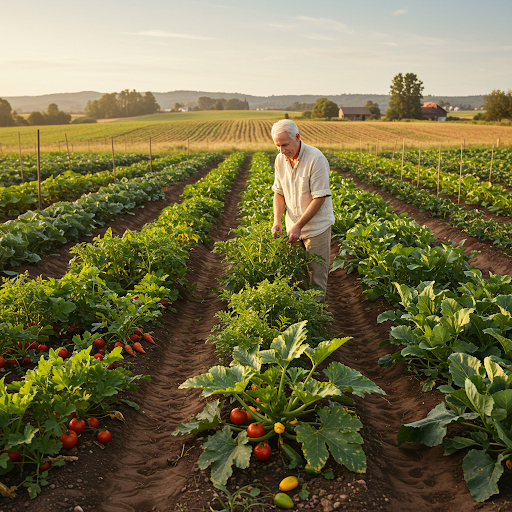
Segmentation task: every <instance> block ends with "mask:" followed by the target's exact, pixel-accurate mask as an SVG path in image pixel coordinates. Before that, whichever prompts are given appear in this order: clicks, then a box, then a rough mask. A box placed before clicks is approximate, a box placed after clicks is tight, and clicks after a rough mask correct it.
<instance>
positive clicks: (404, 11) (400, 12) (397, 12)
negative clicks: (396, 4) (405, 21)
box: [393, 9, 407, 16]
mask: <svg viewBox="0 0 512 512" xmlns="http://www.w3.org/2000/svg"><path fill="white" fill-rule="evenodd" d="M406 12H407V9H398V11H395V12H394V13H393V16H401V15H402V14H405V13H406Z"/></svg>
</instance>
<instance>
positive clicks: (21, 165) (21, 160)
mask: <svg viewBox="0 0 512 512" xmlns="http://www.w3.org/2000/svg"><path fill="white" fill-rule="evenodd" d="M18 147H19V149H20V175H21V182H22V183H23V159H22V158H21V134H20V132H18Z"/></svg>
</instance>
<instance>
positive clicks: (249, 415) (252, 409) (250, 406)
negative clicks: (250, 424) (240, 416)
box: [245, 405, 256, 421]
mask: <svg viewBox="0 0 512 512" xmlns="http://www.w3.org/2000/svg"><path fill="white" fill-rule="evenodd" d="M249 409H251V411H255V410H256V407H253V406H252V405H249ZM245 412H246V413H247V419H248V420H249V421H254V416H253V415H252V414H251V413H250V412H248V411H245Z"/></svg>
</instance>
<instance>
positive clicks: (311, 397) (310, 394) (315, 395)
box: [292, 379, 342, 405]
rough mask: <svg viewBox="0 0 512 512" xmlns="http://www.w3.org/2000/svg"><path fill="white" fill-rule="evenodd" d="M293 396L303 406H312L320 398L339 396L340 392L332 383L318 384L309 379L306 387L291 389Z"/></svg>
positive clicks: (300, 386)
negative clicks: (300, 401)
mask: <svg viewBox="0 0 512 512" xmlns="http://www.w3.org/2000/svg"><path fill="white" fill-rule="evenodd" d="M292 389H293V394H294V395H295V396H297V397H298V398H300V400H302V402H303V403H305V404H308V405H309V404H312V403H313V402H316V401H318V400H321V399H322V398H327V397H332V396H337V395H341V394H342V393H341V391H340V390H339V388H338V387H337V386H335V385H334V384H333V383H332V382H319V381H317V380H315V379H310V380H309V381H308V382H307V384H306V386H302V385H299V386H297V387H294V388H292Z"/></svg>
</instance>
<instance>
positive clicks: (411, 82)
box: [386, 73, 424, 120]
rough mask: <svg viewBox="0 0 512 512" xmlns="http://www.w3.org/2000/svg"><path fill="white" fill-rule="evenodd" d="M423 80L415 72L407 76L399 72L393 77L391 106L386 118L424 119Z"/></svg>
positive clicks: (390, 91) (390, 93) (390, 92)
mask: <svg viewBox="0 0 512 512" xmlns="http://www.w3.org/2000/svg"><path fill="white" fill-rule="evenodd" d="M423 89H424V87H423V82H422V81H421V80H418V77H417V76H416V75H415V74H414V73H407V74H406V75H405V76H404V75H402V73H399V74H398V75H396V76H395V77H394V78H393V81H392V82H391V87H390V90H389V95H390V98H391V99H390V101H389V108H388V110H386V118H387V119H390V120H393V119H423V117H424V116H423V113H422V112H421V98H422V97H423Z"/></svg>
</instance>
